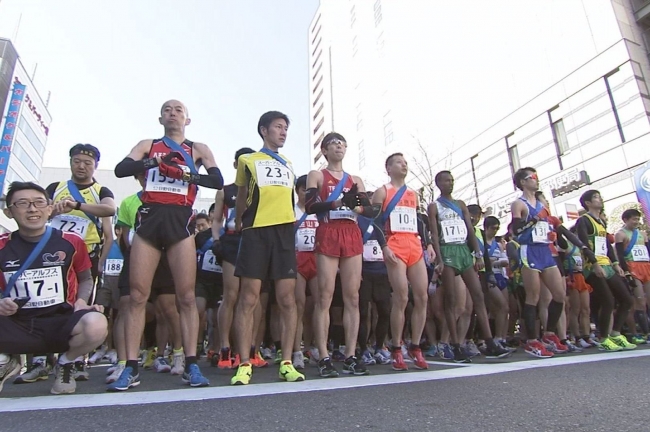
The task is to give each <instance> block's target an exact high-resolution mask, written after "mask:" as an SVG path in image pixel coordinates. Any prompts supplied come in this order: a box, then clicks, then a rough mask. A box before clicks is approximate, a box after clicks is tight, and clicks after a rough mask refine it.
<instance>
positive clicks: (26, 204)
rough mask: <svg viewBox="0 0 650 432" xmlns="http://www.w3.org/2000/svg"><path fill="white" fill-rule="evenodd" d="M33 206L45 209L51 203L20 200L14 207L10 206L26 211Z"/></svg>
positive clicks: (38, 200)
mask: <svg viewBox="0 0 650 432" xmlns="http://www.w3.org/2000/svg"><path fill="white" fill-rule="evenodd" d="M32 204H33V205H34V207H35V208H44V207H47V206H48V205H49V202H48V201H47V200H46V199H37V200H34V201H28V200H18V201H16V202H14V203H13V204H12V205H10V206H9V207H16V208H19V209H22V210H25V209H28V208H29V207H30V206H31V205H32Z"/></svg>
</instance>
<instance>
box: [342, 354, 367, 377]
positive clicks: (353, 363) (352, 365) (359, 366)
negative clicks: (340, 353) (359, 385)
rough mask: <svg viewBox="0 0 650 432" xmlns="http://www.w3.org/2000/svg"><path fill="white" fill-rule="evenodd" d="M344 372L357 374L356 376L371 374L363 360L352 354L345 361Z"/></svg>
mask: <svg viewBox="0 0 650 432" xmlns="http://www.w3.org/2000/svg"><path fill="white" fill-rule="evenodd" d="M342 372H343V373H344V374H348V375H355V376H361V375H369V374H370V371H369V370H368V369H366V366H365V365H364V364H363V362H360V361H359V359H358V358H357V356H350V357H348V358H347V359H345V361H344V362H343V370H342Z"/></svg>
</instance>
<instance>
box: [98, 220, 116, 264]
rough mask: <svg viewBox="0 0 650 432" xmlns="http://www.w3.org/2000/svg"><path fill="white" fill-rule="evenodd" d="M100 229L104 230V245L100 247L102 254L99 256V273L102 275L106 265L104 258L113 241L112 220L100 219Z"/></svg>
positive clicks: (106, 256)
mask: <svg viewBox="0 0 650 432" xmlns="http://www.w3.org/2000/svg"><path fill="white" fill-rule="evenodd" d="M102 227H103V228H104V244H103V245H102V252H101V254H100V255H99V263H98V266H99V269H98V270H99V273H104V266H105V265H106V258H108V253H109V252H110V251H111V247H112V246H113V243H114V242H115V240H113V232H112V228H113V219H112V218H110V217H103V218H102Z"/></svg>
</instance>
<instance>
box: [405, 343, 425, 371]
mask: <svg viewBox="0 0 650 432" xmlns="http://www.w3.org/2000/svg"><path fill="white" fill-rule="evenodd" d="M409 356H410V357H411V358H412V359H413V365H414V366H415V368H416V369H429V364H428V363H427V361H426V360H425V359H424V356H423V355H422V350H421V349H420V347H418V346H416V347H414V348H409Z"/></svg>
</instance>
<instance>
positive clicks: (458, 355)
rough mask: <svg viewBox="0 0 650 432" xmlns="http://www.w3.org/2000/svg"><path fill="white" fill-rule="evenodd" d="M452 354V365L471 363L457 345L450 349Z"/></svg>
mask: <svg viewBox="0 0 650 432" xmlns="http://www.w3.org/2000/svg"><path fill="white" fill-rule="evenodd" d="M452 353H453V355H454V363H471V362H472V359H470V358H469V356H468V355H467V353H466V352H465V350H464V349H463V347H462V346H460V345H457V346H455V347H452Z"/></svg>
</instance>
